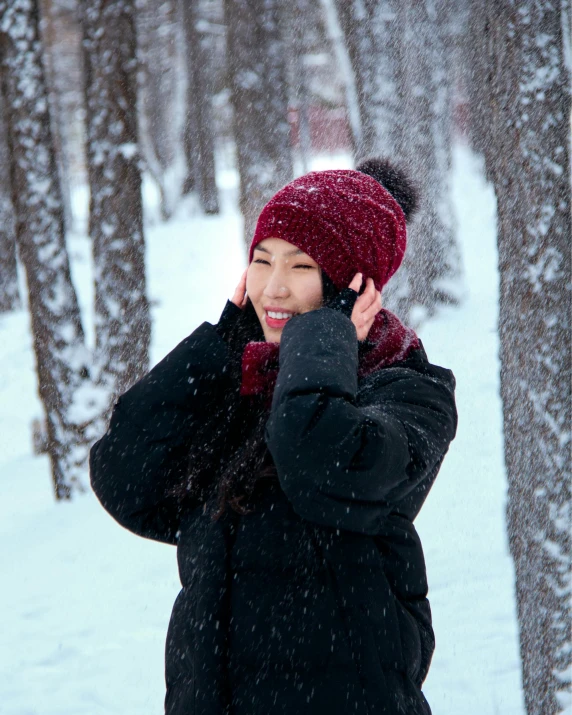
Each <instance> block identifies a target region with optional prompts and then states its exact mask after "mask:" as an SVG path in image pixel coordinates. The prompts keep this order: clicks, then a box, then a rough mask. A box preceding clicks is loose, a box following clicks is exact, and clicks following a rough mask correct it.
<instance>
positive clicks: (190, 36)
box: [181, 0, 219, 214]
mask: <svg viewBox="0 0 572 715" xmlns="http://www.w3.org/2000/svg"><path fill="white" fill-rule="evenodd" d="M181 9H182V15H183V25H184V29H185V49H186V58H187V63H186V64H187V113H186V120H185V128H184V147H185V156H186V160H187V172H188V174H190V175H191V176H192V179H191V178H190V177H189V178H188V179H187V180H186V181H185V184H186V186H187V188H190V187H191V186H192V187H193V189H194V190H196V191H197V193H198V197H199V203H200V206H201V209H202V210H203V211H204V212H205V213H206V214H218V213H219V201H218V189H217V185H216V168H215V152H214V145H215V139H214V124H213V116H212V94H213V88H212V79H213V75H212V56H211V55H212V52H211V49H212V48H211V43H210V41H209V38H208V36H206V33H205V32H204V30H202V29H201V24H202V23H205V22H206V19H205V17H204V16H203V15H202V14H201V7H200V3H196V2H186V0H182V4H181Z"/></svg>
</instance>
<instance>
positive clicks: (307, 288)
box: [300, 273, 324, 311]
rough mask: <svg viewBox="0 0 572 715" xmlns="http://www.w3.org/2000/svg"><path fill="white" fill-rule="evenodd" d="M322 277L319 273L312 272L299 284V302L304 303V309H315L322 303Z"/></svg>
mask: <svg viewBox="0 0 572 715" xmlns="http://www.w3.org/2000/svg"><path fill="white" fill-rule="evenodd" d="M323 295H324V292H323V289H322V278H321V276H320V274H319V273H313V274H312V276H308V280H306V281H304V284H303V286H301V295H300V298H301V302H302V303H303V305H304V309H305V311H309V310H315V309H316V308H319V307H320V306H321V305H322V299H323Z"/></svg>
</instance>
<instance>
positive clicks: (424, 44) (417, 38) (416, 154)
mask: <svg viewBox="0 0 572 715" xmlns="http://www.w3.org/2000/svg"><path fill="white" fill-rule="evenodd" d="M444 7H445V4H444V3H442V2H441V1H440V0H424V2H422V3H413V2H406V3H400V4H399V7H398V11H397V14H396V16H395V18H396V21H397V26H398V27H399V28H400V32H401V47H400V49H399V52H398V58H399V63H398V64H399V66H398V71H397V77H398V85H399V91H398V96H399V98H400V102H401V107H400V113H399V118H398V122H399V124H400V126H402V127H404V129H403V131H402V132H401V133H400V136H399V137H398V138H397V139H396V142H395V145H396V161H397V163H398V164H401V163H402V164H403V166H404V167H405V168H406V169H407V170H408V173H409V174H410V175H411V176H412V177H413V178H414V180H415V182H416V183H417V185H418V187H419V190H420V195H421V200H420V207H419V211H418V213H417V215H416V217H415V218H414V219H413V221H412V222H411V225H410V226H409V230H408V248H407V253H406V254H405V260H404V262H403V266H402V268H401V269H400V271H399V273H398V274H397V276H396V277H395V278H394V279H393V280H392V281H391V283H390V284H389V286H388V289H387V291H386V296H387V301H386V305H387V306H388V307H390V308H391V309H392V310H395V312H396V313H398V315H400V316H401V317H402V318H403V319H404V320H405V321H406V322H409V323H411V324H412V325H414V326H418V325H419V324H420V323H421V322H422V321H423V320H424V319H426V318H427V317H430V316H432V315H434V314H435V312H436V310H437V309H438V307H439V306H440V305H455V304H457V303H458V302H459V300H460V298H461V295H462V291H461V274H462V269H461V257H460V253H459V249H458V246H457V243H456V240H455V234H454V220H453V207H452V204H451V197H450V187H449V174H450V170H451V131H452V116H451V88H450V87H449V85H448V79H449V76H448V74H447V71H446V62H447V57H448V56H447V52H446V48H447V46H446V43H445V38H444V37H443V27H444V18H443V14H444Z"/></svg>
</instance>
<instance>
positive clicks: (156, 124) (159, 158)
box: [136, 0, 179, 220]
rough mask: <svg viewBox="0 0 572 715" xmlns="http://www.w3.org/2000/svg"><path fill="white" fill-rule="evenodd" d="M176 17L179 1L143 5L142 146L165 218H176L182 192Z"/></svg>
mask: <svg viewBox="0 0 572 715" xmlns="http://www.w3.org/2000/svg"><path fill="white" fill-rule="evenodd" d="M176 19H177V18H176V6H175V2H174V1H173V0H139V1H138V3H137V14H136V20H137V41H138V48H137V49H138V59H139V78H140V81H139V88H140V93H139V95H140V97H139V98H140V112H139V120H140V124H139V127H140V134H141V146H142V152H143V156H144V159H145V165H146V168H147V169H148V171H149V173H150V175H151V176H152V178H153V180H154V181H155V183H156V184H157V188H158V190H159V194H160V211H161V217H162V218H163V219H164V220H166V219H168V218H169V217H170V216H171V215H172V213H173V209H174V205H175V203H176V200H177V199H178V194H179V191H178V188H175V187H174V186H173V185H172V184H173V183H175V182H173V181H172V179H173V178H174V175H175V174H176V172H175V171H174V162H175V155H176V153H177V152H178V150H179V147H178V146H177V129H178V126H177V125H178V122H177V121H176V119H177V117H176V112H175V108H176V97H177V90H178V86H177V62H178V59H179V57H178V52H177V49H178V37H177V25H176ZM174 119H175V121H174Z"/></svg>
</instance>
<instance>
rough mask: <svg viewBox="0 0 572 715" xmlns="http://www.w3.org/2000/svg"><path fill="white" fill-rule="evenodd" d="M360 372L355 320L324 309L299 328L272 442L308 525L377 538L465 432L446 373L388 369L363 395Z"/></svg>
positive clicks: (284, 360) (292, 331)
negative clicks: (398, 504)
mask: <svg viewBox="0 0 572 715" xmlns="http://www.w3.org/2000/svg"><path fill="white" fill-rule="evenodd" d="M402 365H403V364H402ZM427 366H429V364H428V363H427ZM429 367H435V366H429ZM357 369H358V345H357V335H356V331H355V328H354V326H353V324H352V322H351V321H350V320H349V319H348V318H347V317H346V316H344V315H342V314H341V313H339V312H337V311H333V310H331V309H329V308H321V309H319V310H316V311H311V312H309V313H305V314H303V315H300V316H296V317H294V318H292V319H291V320H290V321H289V322H288V324H287V325H286V327H285V328H284V331H283V334H282V338H281V343H280V370H279V374H278V379H277V383H276V388H275V390H274V397H273V402H272V408H271V413H270V417H269V420H268V423H267V427H266V440H267V444H268V447H269V449H270V452H271V454H272V456H273V458H274V462H275V465H276V469H277V472H278V476H279V479H280V483H281V485H282V489H283V490H284V492H285V493H286V495H287V496H288V498H289V499H290V501H291V503H292V505H293V508H294V510H295V511H296V512H297V513H298V514H299V515H300V516H302V517H303V518H306V519H308V520H310V521H314V522H316V523H319V524H322V525H325V526H331V527H336V528H341V529H347V530H350V531H354V532H358V533H364V534H370V535H374V534H377V533H379V531H380V530H381V528H382V525H383V521H384V519H385V518H386V517H387V515H388V514H389V513H390V512H391V511H392V509H393V508H394V505H395V503H396V501H398V500H399V499H400V498H402V497H403V496H405V495H406V494H408V493H409V492H410V491H411V490H412V489H414V488H415V487H416V486H417V485H418V484H419V483H420V482H421V481H422V480H423V479H424V477H426V476H427V475H429V474H430V473H431V471H432V470H434V469H435V468H436V467H438V465H439V464H440V462H441V460H442V459H443V457H444V455H445V453H446V452H447V449H448V447H449V443H450V442H451V440H452V439H453V437H454V436H455V431H456V424H457V416H456V410H455V402H454V396H453V389H454V379H453V377H452V373H450V371H447V370H443V369H442V368H437V367H435V372H434V373H431V372H430V371H429V372H428V373H427V374H423V373H422V372H419V371H417V370H414V369H411V368H408V367H398V366H395V367H388V368H384V369H382V370H379V371H378V372H377V373H376V374H375V376H374V379H373V380H372V382H371V385H370V387H369V388H368V389H367V390H362V392H361V393H358V377H357ZM437 371H441V373H439V372H437ZM445 373H446V374H447V375H449V376H450V377H449V379H448V380H447V379H445V375H444V374H445ZM369 379H370V378H368V380H369Z"/></svg>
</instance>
